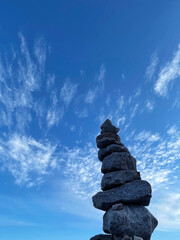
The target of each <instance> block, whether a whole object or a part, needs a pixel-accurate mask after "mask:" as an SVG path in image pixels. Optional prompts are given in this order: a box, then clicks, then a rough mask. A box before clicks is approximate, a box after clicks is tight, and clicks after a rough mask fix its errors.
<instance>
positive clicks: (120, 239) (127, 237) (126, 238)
mask: <svg viewBox="0 0 180 240" xmlns="http://www.w3.org/2000/svg"><path fill="white" fill-rule="evenodd" d="M113 240H133V239H132V238H131V237H129V236H127V235H125V236H124V237H123V238H122V237H120V236H115V235H114V236H113Z"/></svg>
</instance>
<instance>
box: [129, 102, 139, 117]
mask: <svg viewBox="0 0 180 240" xmlns="http://www.w3.org/2000/svg"><path fill="white" fill-rule="evenodd" d="M138 108H139V104H138V103H136V104H135V106H134V107H133V108H131V113H130V114H131V116H130V119H133V118H134V117H135V115H136V113H137V111H138Z"/></svg>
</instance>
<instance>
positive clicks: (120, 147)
mask: <svg viewBox="0 0 180 240" xmlns="http://www.w3.org/2000/svg"><path fill="white" fill-rule="evenodd" d="M113 152H128V153H129V151H128V149H127V148H126V147H125V146H124V144H122V143H121V144H111V145H109V146H107V147H105V148H103V149H100V150H99V151H98V158H99V160H100V161H102V160H103V159H104V158H105V157H106V156H108V155H110V154H111V153H113Z"/></svg>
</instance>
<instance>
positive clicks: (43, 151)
mask: <svg viewBox="0 0 180 240" xmlns="http://www.w3.org/2000/svg"><path fill="white" fill-rule="evenodd" d="M179 13H180V1H178V0H173V1H171V0H169V1H167V0H158V1H157V0H152V1H144V0H126V1H125V0H124V1H122V0H114V1H112V0H111V1H109V0H97V1H93V0H91V1H90V0H82V1H79V0H76V1H75V0H74V1H73V0H71V1H70V0H64V1H55V0H54V1H45V0H43V1H42V0H38V1H29V0H28V1H22V0H21V1H20V0H16V1H10V0H6V1H1V6H0V131H1V135H0V177H1V178H0V179H1V181H0V189H1V191H0V232H1V233H0V235H1V237H0V239H2V240H24V239H26V240H49V239H51V240H85V239H87V240H88V239H89V238H90V237H92V236H93V235H95V234H98V233H101V232H102V214H103V212H101V211H98V210H96V209H94V208H93V206H92V202H91V196H92V195H93V194H94V193H96V192H97V191H99V190H100V179H101V177H102V175H101V172H100V165H101V164H100V162H99V161H98V159H97V148H96V145H95V137H96V136H97V135H98V133H99V126H100V125H101V123H102V122H103V121H104V120H105V119H106V118H110V119H111V120H112V122H113V123H114V124H115V125H117V126H118V127H120V133H119V134H120V136H121V139H122V142H123V143H124V144H125V145H126V146H127V147H128V148H129V150H130V152H131V153H132V155H133V156H135V157H136V159H137V163H138V169H139V170H140V171H141V174H142V178H143V179H146V180H148V181H149V182H150V183H151V184H152V188H153V197H152V201H151V205H150V207H149V209H150V210H151V211H152V213H153V214H154V215H155V216H156V217H157V219H158V220H159V226H158V228H157V229H156V231H155V233H154V234H153V237H152V240H168V239H173V240H179V239H180V169H179V166H180V164H179V159H180V150H179V149H180V121H179V120H180V118H179V117H180V82H179V80H180V14H179Z"/></svg>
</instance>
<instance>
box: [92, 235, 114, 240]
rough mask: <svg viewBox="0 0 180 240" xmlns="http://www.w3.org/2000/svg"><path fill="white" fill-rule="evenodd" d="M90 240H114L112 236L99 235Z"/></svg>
mask: <svg viewBox="0 0 180 240" xmlns="http://www.w3.org/2000/svg"><path fill="white" fill-rule="evenodd" d="M90 240H112V236H111V235H105V234H99V235H96V236H94V237H92V238H91V239H90Z"/></svg>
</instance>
